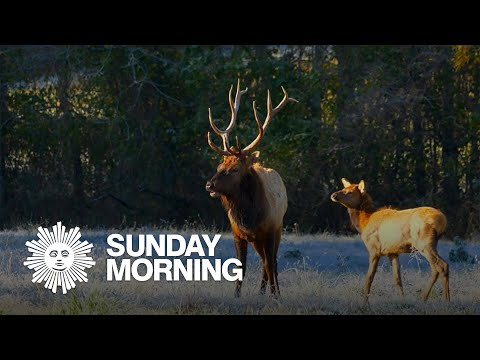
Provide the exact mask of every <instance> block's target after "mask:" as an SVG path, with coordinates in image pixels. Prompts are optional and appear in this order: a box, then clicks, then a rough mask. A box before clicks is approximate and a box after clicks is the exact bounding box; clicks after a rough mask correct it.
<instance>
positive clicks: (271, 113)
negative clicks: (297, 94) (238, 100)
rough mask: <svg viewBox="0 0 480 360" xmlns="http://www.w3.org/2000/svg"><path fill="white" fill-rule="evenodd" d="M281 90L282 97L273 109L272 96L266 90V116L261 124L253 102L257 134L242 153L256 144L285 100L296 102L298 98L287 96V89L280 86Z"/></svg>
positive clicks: (248, 150) (284, 103)
mask: <svg viewBox="0 0 480 360" xmlns="http://www.w3.org/2000/svg"><path fill="white" fill-rule="evenodd" d="M282 90H283V94H284V96H283V99H282V101H280V104H278V105H277V107H275V109H274V108H273V107H272V97H271V96H270V90H267V117H266V118H265V121H264V122H263V126H262V125H260V120H258V114H257V109H256V108H255V101H254V102H253V114H254V115H255V121H256V122H257V125H258V135H257V137H256V138H255V140H253V141H252V143H251V144H250V145H248V146H247V147H246V148H244V149H243V150H242V153H249V152H251V151H252V150H253V148H254V147H255V146H257V145H258V143H259V142H260V140H261V139H262V137H263V134H265V130H267V127H268V124H270V121H271V120H272V118H273V117H274V116H275V115H276V114H277V113H278V112H279V111H280V110H282V108H283V107H284V106H285V105H286V104H287V102H296V103H298V100H295V99H293V98H290V97H288V94H287V91H286V90H285V89H284V87H283V86H282Z"/></svg>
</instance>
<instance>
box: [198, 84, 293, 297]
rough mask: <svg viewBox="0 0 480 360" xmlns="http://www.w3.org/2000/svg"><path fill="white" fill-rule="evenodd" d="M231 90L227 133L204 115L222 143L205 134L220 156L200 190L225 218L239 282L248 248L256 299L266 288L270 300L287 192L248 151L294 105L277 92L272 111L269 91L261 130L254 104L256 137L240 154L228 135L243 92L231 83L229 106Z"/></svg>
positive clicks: (274, 288)
mask: <svg viewBox="0 0 480 360" xmlns="http://www.w3.org/2000/svg"><path fill="white" fill-rule="evenodd" d="M232 89H233V85H232V86H231V87H230V92H229V96H228V98H229V102H230V110H231V118H230V123H229V125H228V127H227V128H226V129H225V130H220V129H219V128H218V127H217V126H216V125H215V122H214V120H213V118H212V113H211V110H210V108H209V109H208V115H209V120H210V126H211V127H212V129H213V131H214V132H215V134H217V135H218V136H219V137H220V138H221V139H222V143H223V148H220V147H218V146H217V145H215V144H214V143H213V142H212V139H211V137H210V132H208V136H207V139H208V144H209V145H210V147H211V148H212V149H213V150H215V151H216V152H217V153H219V154H220V155H223V161H222V162H221V163H220V164H219V165H218V167H217V173H216V174H215V175H214V176H213V177H212V178H211V179H210V180H209V181H208V182H207V184H206V186H205V189H206V190H207V191H208V192H209V193H210V196H212V197H220V200H221V203H222V205H223V207H224V209H225V211H226V212H227V215H228V219H229V220H230V225H231V228H232V232H233V238H234V242H235V250H236V255H237V258H238V259H239V260H240V261H241V263H242V270H243V276H245V272H246V265H247V245H248V243H250V244H251V245H252V246H253V248H254V249H255V250H256V251H257V253H258V254H259V255H260V258H261V259H262V265H263V274H262V281H261V286H260V293H261V294H264V293H265V288H266V285H267V282H268V284H269V289H270V293H271V294H272V295H273V296H276V295H277V294H280V291H279V287H278V279H277V252H278V247H279V244H280V237H281V234H282V227H283V216H284V215H285V212H286V211H287V191H286V189H285V185H284V184H283V181H282V178H281V177H280V175H279V174H278V173H277V172H276V171H275V170H273V169H269V168H266V167H263V166H262V165H261V164H260V160H259V156H260V152H259V151H253V149H254V148H255V147H256V146H257V145H258V143H259V142H260V140H261V139H262V138H263V136H264V134H265V130H266V129H267V127H268V125H269V124H270V122H271V120H272V119H273V117H274V116H275V115H276V114H277V113H278V112H279V111H280V110H281V109H282V108H283V107H284V106H285V105H286V104H287V103H289V102H298V101H297V100H295V99H292V98H290V97H288V94H287V92H286V91H285V89H283V87H282V90H283V93H284V97H283V99H282V101H281V102H280V103H279V104H278V105H277V107H275V108H273V106H272V99H271V96H270V91H268V93H267V94H268V96H267V115H266V118H265V121H264V122H263V125H262V124H261V122H260V120H259V118H258V113H257V109H256V107H255V101H254V102H253V114H254V116H255V121H256V123H257V126H258V135H257V137H256V138H255V139H254V140H253V141H252V143H250V145H248V146H246V147H244V148H242V147H241V146H240V142H239V140H238V137H237V138H236V147H235V146H230V143H229V134H230V133H231V131H232V129H233V128H234V126H235V121H236V119H237V113H238V109H239V107H240V99H241V97H242V95H243V94H245V93H246V92H247V90H248V88H247V89H245V90H240V79H239V80H238V83H237V92H236V95H235V100H233V98H232ZM241 286H242V281H237V283H236V286H235V296H237V297H238V296H240V290H241Z"/></svg>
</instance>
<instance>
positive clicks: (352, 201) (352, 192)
mask: <svg viewBox="0 0 480 360" xmlns="http://www.w3.org/2000/svg"><path fill="white" fill-rule="evenodd" d="M342 183H343V190H340V191H337V192H334V193H333V194H332V195H331V196H330V199H331V200H332V201H333V202H338V203H340V204H342V205H343V206H345V207H346V208H349V209H358V208H359V207H360V205H361V204H362V201H363V197H364V194H366V192H367V189H366V186H365V181H363V180H362V181H360V182H359V183H358V184H351V183H350V182H349V181H348V180H347V179H345V178H342Z"/></svg>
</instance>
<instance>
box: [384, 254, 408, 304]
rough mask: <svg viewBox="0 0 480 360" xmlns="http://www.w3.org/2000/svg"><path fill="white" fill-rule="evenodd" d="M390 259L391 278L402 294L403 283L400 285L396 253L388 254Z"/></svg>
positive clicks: (400, 278) (398, 263) (400, 279)
mask: <svg viewBox="0 0 480 360" xmlns="http://www.w3.org/2000/svg"><path fill="white" fill-rule="evenodd" d="M388 258H389V259H390V264H392V273H393V280H394V281H395V285H396V286H397V288H398V289H399V290H400V294H402V296H404V294H403V285H402V275H401V274H400V261H399V260H398V255H390V256H389V257H388Z"/></svg>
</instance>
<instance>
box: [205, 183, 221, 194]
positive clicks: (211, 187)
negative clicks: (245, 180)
mask: <svg viewBox="0 0 480 360" xmlns="http://www.w3.org/2000/svg"><path fill="white" fill-rule="evenodd" d="M205 190H207V191H208V192H209V193H210V196H211V197H219V196H220V194H219V193H217V192H215V181H214V180H213V181H212V180H209V181H207V184H206V185H205Z"/></svg>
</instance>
